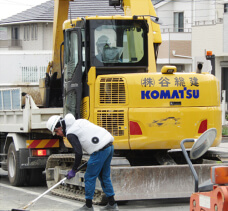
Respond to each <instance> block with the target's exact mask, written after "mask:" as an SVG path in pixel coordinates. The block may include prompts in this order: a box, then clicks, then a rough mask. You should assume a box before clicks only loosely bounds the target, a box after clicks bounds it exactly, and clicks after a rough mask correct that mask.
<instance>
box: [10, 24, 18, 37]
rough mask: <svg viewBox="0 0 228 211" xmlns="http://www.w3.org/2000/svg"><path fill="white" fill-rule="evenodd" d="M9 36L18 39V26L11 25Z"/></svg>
mask: <svg viewBox="0 0 228 211" xmlns="http://www.w3.org/2000/svg"><path fill="white" fill-rule="evenodd" d="M11 38H12V40H19V27H18V26H13V27H12V34H11Z"/></svg>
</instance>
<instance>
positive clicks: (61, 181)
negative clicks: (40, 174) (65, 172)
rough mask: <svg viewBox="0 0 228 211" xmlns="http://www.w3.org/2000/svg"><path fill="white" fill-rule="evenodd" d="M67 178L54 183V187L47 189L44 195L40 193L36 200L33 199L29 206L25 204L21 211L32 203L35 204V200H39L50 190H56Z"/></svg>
mask: <svg viewBox="0 0 228 211" xmlns="http://www.w3.org/2000/svg"><path fill="white" fill-rule="evenodd" d="M66 179H67V178H66V177H64V178H63V179H62V180H60V181H59V182H58V183H56V184H55V185H53V186H52V187H51V188H49V189H48V190H46V191H45V192H44V193H42V194H41V195H39V196H38V197H37V198H35V199H34V200H33V201H31V202H30V203H29V204H27V205H26V206H25V207H23V209H24V210H25V209H26V208H27V207H29V206H30V205H32V204H33V203H35V202H36V201H37V200H39V199H40V198H41V197H43V196H44V195H46V194H47V193H48V192H50V191H51V190H52V189H54V188H56V187H57V186H59V185H60V184H62V183H63V182H64V181H65V180H66Z"/></svg>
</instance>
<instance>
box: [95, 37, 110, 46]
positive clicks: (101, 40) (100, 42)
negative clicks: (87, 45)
mask: <svg viewBox="0 0 228 211" xmlns="http://www.w3.org/2000/svg"><path fill="white" fill-rule="evenodd" d="M96 44H97V45H105V44H108V45H110V44H111V42H110V40H109V38H108V37H107V36H106V35H102V36H100V37H99V38H98V40H97V42H96Z"/></svg>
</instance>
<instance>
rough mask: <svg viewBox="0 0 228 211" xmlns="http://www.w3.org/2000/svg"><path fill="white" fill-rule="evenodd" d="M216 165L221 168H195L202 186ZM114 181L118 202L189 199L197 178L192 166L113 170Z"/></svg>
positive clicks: (121, 168) (117, 168) (113, 168)
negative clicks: (194, 176) (191, 168)
mask: <svg viewBox="0 0 228 211" xmlns="http://www.w3.org/2000/svg"><path fill="white" fill-rule="evenodd" d="M215 165H216V166H218V165H220V164H218V165H217V164H202V165H200V164H197V165H194V168H195V170H196V172H197V174H198V177H199V185H200V184H201V183H203V182H204V181H206V180H208V179H210V169H211V166H215ZM223 165H224V164H223ZM111 177H112V183H113V187H114V190H115V199H116V200H118V201H119V200H141V199H161V198H185V197H190V196H191V194H192V193H193V192H194V184H195V183H194V178H193V175H192V173H191V171H190V169H189V166H188V165H170V166H140V167H112V170H111Z"/></svg>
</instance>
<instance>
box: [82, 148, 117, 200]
mask: <svg viewBox="0 0 228 211" xmlns="http://www.w3.org/2000/svg"><path fill="white" fill-rule="evenodd" d="M113 152H114V147H113V146H110V147H108V148H106V149H104V150H101V151H98V152H94V153H93V154H91V156H90V159H89V161H88V163H87V168H86V173H85V198H86V199H93V195H94V191H95V186H96V179H97V177H98V178H99V180H100V182H101V186H102V189H103V191H104V193H105V194H106V196H107V197H109V196H113V195H115V193H114V190H113V187H112V182H111V178H110V171H111V168H110V164H111V160H112V156H113Z"/></svg>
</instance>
